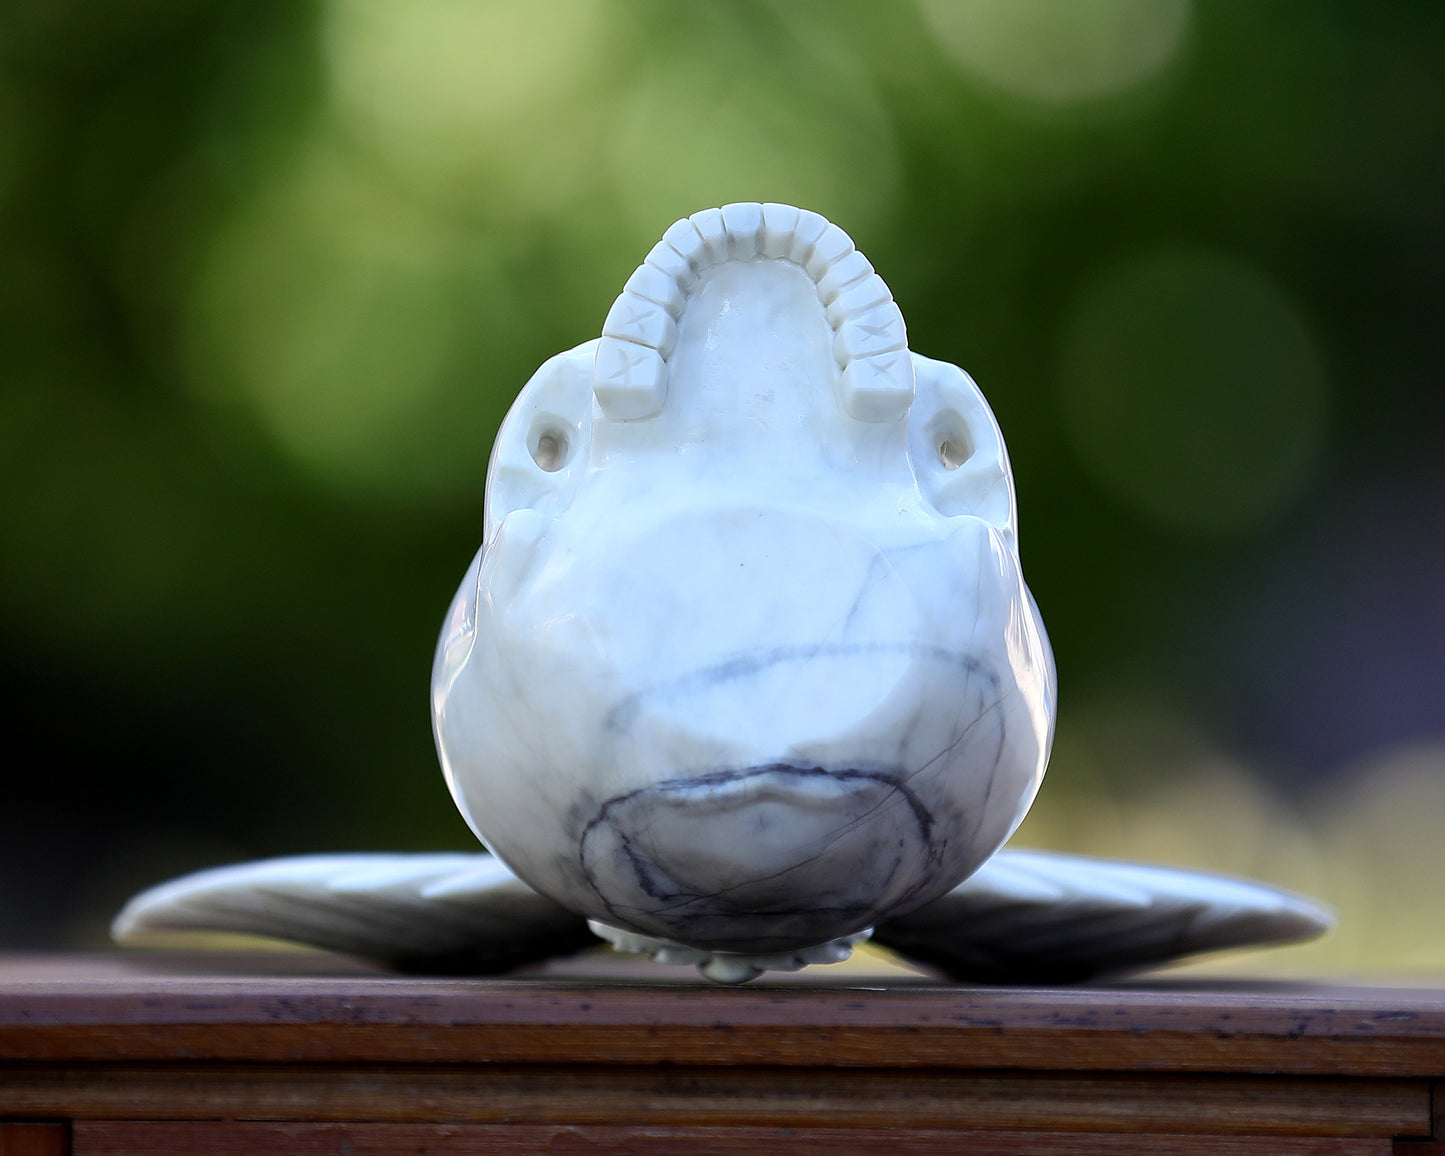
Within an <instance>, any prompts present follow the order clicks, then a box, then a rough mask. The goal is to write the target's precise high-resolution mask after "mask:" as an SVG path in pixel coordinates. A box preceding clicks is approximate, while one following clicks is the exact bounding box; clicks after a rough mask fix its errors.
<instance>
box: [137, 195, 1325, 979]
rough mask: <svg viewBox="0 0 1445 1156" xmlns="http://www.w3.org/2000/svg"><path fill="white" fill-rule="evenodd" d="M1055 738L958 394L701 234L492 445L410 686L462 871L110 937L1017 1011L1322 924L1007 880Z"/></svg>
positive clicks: (1066, 879)
mask: <svg viewBox="0 0 1445 1156" xmlns="http://www.w3.org/2000/svg"><path fill="white" fill-rule="evenodd" d="M1054 704H1055V674H1054V666H1053V658H1052V655H1051V652H1050V650H1049V644H1048V640H1047V637H1046V636H1045V633H1044V629H1043V624H1042V622H1041V621H1040V618H1039V614H1038V610H1037V607H1036V606H1035V605H1034V601H1033V599H1032V597H1031V596H1030V594H1029V592H1028V589H1027V587H1026V586H1025V585H1024V581H1023V576H1022V573H1021V571H1020V567H1019V556H1018V540H1017V527H1016V515H1015V503H1014V491H1013V480H1012V476H1011V473H1010V470H1009V464H1008V457H1007V454H1006V452H1005V449H1004V444H1003V439H1002V437H1001V436H1000V433H999V429H998V426H997V424H996V423H995V421H994V418H993V415H992V414H991V413H990V411H989V408H988V405H987V404H986V402H985V401H984V398H983V396H982V394H981V393H980V392H979V390H978V388H977V386H975V385H974V383H973V381H972V380H971V379H970V378H969V377H968V375H967V374H965V373H964V372H963V371H962V370H960V369H958V368H956V367H954V366H952V365H948V364H946V363H944V362H939V361H932V360H929V359H928V358H924V357H920V356H919V355H917V354H914V353H911V352H910V351H909V349H908V346H907V337H906V331H905V328H904V324H903V318H902V316H901V314H900V313H899V310H898V307H897V305H896V304H895V303H894V302H893V299H892V297H891V295H890V293H889V291H888V288H887V286H886V285H885V284H884V283H883V281H882V279H881V278H880V277H879V276H878V275H877V274H876V273H875V272H874V271H873V267H872V266H871V265H870V264H869V263H868V261H867V260H866V259H865V258H864V257H863V255H862V254H861V253H859V252H858V251H857V250H856V249H855V248H854V247H853V243H852V241H851V240H850V239H849V238H848V236H847V235H846V234H845V233H844V232H843V231H842V230H841V229H839V228H838V227H837V226H835V225H832V224H830V223H829V222H828V221H826V220H824V219H823V218H822V217H821V216H819V215H818V214H816V213H811V212H807V211H805V210H799V209H796V208H792V207H790V206H786V205H775V204H767V205H759V204H734V205H727V206H724V207H723V208H722V209H709V210H705V211H704V212H700V213H697V214H694V215H693V216H691V217H689V218H687V219H685V220H682V221H679V222H677V223H676V224H675V225H673V226H672V228H670V229H669V230H668V231H667V232H666V233H665V234H664V235H663V238H662V240H661V241H660V242H658V244H657V245H656V246H655V247H654V248H653V249H652V251H651V252H650V253H649V254H648V255H647V258H646V260H645V261H644V263H643V264H642V265H640V266H639V267H638V268H637V271H636V272H635V273H634V274H633V275H632V276H631V277H630V278H629V279H628V281H627V284H626V286H625V287H624V289H623V292H622V294H621V295H620V296H619V297H618V298H617V301H616V303H615V304H614V305H613V307H612V309H611V311H610V312H609V313H608V315H607V319H606V321H605V322H604V324H603V327H602V336H601V337H600V339H597V340H594V341H590V342H588V343H586V344H584V345H581V346H578V347H577V348H576V349H573V350H571V351H569V352H567V353H563V354H560V355H558V356H557V357H554V358H552V359H551V360H550V361H548V362H547V363H546V364H545V365H543V366H542V368H541V369H540V370H538V372H537V373H536V375H535V376H534V377H533V378H532V380H531V381H530V382H529V383H528V384H527V385H526V387H525V388H524V389H523V390H522V392H521V394H520V396H519V397H518V398H517V401H516V403H515V404H514V405H513V407H512V410H511V412H510V413H509V414H508V416H507V418H506V420H505V421H504V422H503V424H502V427H501V430H500V432H499V434H498V436H497V440H496V444H495V447H494V449H493V453H492V463H491V469H490V472H489V476H488V483H487V495H486V529H485V541H484V544H483V547H482V549H481V550H480V552H479V553H478V554H477V557H476V559H475V561H474V562H473V563H472V566H471V568H470V569H469V570H468V572H467V574H466V576H465V578H464V579H463V581H462V585H461V589H460V590H459V591H458V593H457V596H456V599H455V601H454V602H453V604H452V607H451V610H450V612H449V614H448V616H447V619H446V623H445V626H444V628H443V631H442V637H441V641H440V644H439V646H438V649H437V657H436V663H435V667H434V670H433V677H432V705H433V720H434V724H435V733H436V739H437V748H438V751H439V753H440V756H441V762H442V767H443V770H444V772H445V775H446V779H447V783H448V785H449V786H450V788H451V791H452V795H453V797H454V798H455V800H456V802H457V804H458V806H459V807H460V808H461V810H462V813H463V814H464V815H465V816H466V818H467V820H468V822H469V823H470V824H471V825H472V828H473V829H474V830H475V831H476V833H477V835H478V836H479V837H480V838H481V840H482V841H483V842H484V843H485V844H486V845H487V847H488V848H490V850H491V851H492V853H493V856H494V857H489V856H485V855H472V856H456V855H447V856H434V855H433V856H343V857H335V856H328V857H305V858H301V859H294V860H277V861H272V862H270V863H262V864H251V865H244V866H241V867H235V868H224V869H221V870H219V871H216V872H203V873H201V874H200V875H197V876H192V877H189V878H187V879H183V880H179V881H176V882H173V883H170V884H166V885H164V886H162V887H160V888H157V889H155V890H153V891H151V892H148V893H146V894H144V895H142V896H139V897H137V899H135V900H133V901H132V903H131V904H130V905H129V906H128V907H127V909H126V910H125V911H124V912H122V914H121V916H120V917H119V919H118V920H117V924H116V934H117V937H118V938H120V939H121V940H123V941H124V940H128V939H131V938H135V937H137V936H139V935H141V934H142V933H144V932H145V931H147V930H154V929H158V928H167V927H207V928H226V929H232V930H251V931H261V932H263V933H267V934H273V935H276V934H279V935H281V936H283V937H287V938H294V939H299V940H302V941H305V942H312V943H316V944H319V945H323V946H330V947H336V948H340V949H342V950H349V951H355V952H358V953H360V954H363V955H368V956H371V957H375V958H380V959H384V960H388V961H391V962H393V963H397V964H399V965H402V966H410V967H417V968H423V969H427V968H430V969H434V970H472V971H479V972H480V971H487V970H497V969H499V968H502V967H506V966H512V965H514V964H516V963H517V962H519V961H525V960H527V959H535V958H542V957H545V956H547V955H551V954H557V953H560V952H565V951H570V950H575V949H576V947H577V946H579V945H580V944H582V943H584V942H587V941H589V939H590V937H589V935H588V933H587V931H586V927H590V928H591V931H592V932H593V933H595V934H596V935H599V936H602V937H603V938H606V939H608V940H610V941H611V942H613V943H614V945H616V946H618V947H619V948H622V949H624V950H640V951H647V952H650V953H652V954H654V955H655V956H656V957H657V958H659V959H663V960H672V961H678V962H692V963H696V964H698V965H699V966H700V967H701V968H702V970H703V972H704V974H707V975H709V976H710V977H711V978H715V979H719V980H723V981H738V980H743V979H748V978H751V977H753V976H755V975H757V974H759V973H760V972H761V971H762V970H765V969H767V968H790V967H797V966H801V965H803V964H804V963H808V962H827V961H831V960H837V959H841V958H845V957H846V956H847V954H848V952H849V950H850V949H851V946H852V945H853V944H854V943H856V942H858V941H860V940H861V939H864V938H866V937H867V936H869V935H870V934H871V935H873V937H874V938H875V940H877V941H879V942H882V943H884V944H887V945H890V946H893V947H895V948H896V949H898V950H900V951H901V952H903V953H904V954H905V955H910V956H912V957H914V958H917V959H920V960H923V961H927V962H930V963H933V964H936V965H939V966H941V967H942V968H944V970H946V971H951V972H952V973H954V974H956V975H960V976H963V977H967V978H974V979H988V980H1009V979H1012V980H1016V981H1032V980H1041V979H1071V978H1079V977H1083V976H1086V975H1090V974H1095V973H1098V972H1100V971H1105V970H1111V969H1117V968H1128V967H1135V966H1140V965H1142V964H1145V963H1149V962H1153V961H1156V960H1158V959H1162V958H1167V957H1172V956H1173V955H1177V954H1182V953H1186V952H1190V951H1195V950H1200V949H1203V948H1208V947H1216V946H1225V945H1230V944H1236V943H1244V942H1268V941H1280V940H1286V939H1293V938H1299V937H1303V936H1308V935H1312V934H1315V933H1317V932H1318V931H1320V930H1321V929H1322V928H1323V927H1324V926H1326V925H1327V923H1328V918H1329V917H1328V915H1327V913H1325V912H1324V911H1323V910H1322V909H1320V908H1319V907H1318V906H1317V905H1315V904H1312V903H1310V902H1308V901H1306V900H1302V899H1299V898H1298V897H1294V896H1289V895H1286V894H1284V893H1282V892H1278V891H1275V890H1273V889H1269V888H1265V887H1262V886H1260V885H1258V884H1251V883H1244V882H1240V881H1233V880H1225V879H1221V878H1218V877H1214V876H1205V875H1199V874H1194V873H1188V872H1177V871H1169V870H1167V869H1162V868H1151V867H1144V866H1139V865H1129V864H1111V863H1104V862H1100V861H1097V860H1086V859H1081V858H1078V857H1068V856H1050V855H1044V854H1041V853H1029V852H1012V851H1009V852H1002V853H1000V852H999V849H1000V847H1002V845H1003V844H1004V842H1005V841H1006V840H1007V839H1008V837H1009V835H1010V834H1011V833H1012V832H1013V831H1014V829H1015V828H1016V827H1017V826H1018V824H1019V822H1020V821H1021V820H1022V819H1023V816H1024V814H1025V813H1026V812H1027V810H1028V808H1029V805H1030V803H1031V802H1032V801H1033V798H1034V794H1035V792H1036V791H1037V790H1038V787H1039V783H1040V781H1041V779H1042V777H1043V774H1044V768H1045V765H1046V763H1047V760H1048V753H1049V746H1050V742H1051V739H1052V734H1053V721H1054ZM584 921H590V922H587V923H586V925H585V926H584Z"/></svg>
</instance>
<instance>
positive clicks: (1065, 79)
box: [918, 0, 1190, 105]
mask: <svg viewBox="0 0 1445 1156" xmlns="http://www.w3.org/2000/svg"><path fill="white" fill-rule="evenodd" d="M918 5H919V9H920V10H921V12H922V14H923V17H924V20H925V21H926V23H927V24H928V27H929V29H930V30H931V31H932V33H933V36H934V39H935V40H936V41H937V42H938V45H939V47H940V48H941V49H942V50H943V52H944V53H945V54H946V55H947V56H948V57H949V59H950V60H952V62H953V63H954V64H955V65H957V66H958V67H959V68H960V69H962V70H963V71H964V72H966V73H968V74H969V75H970V76H972V77H974V78H975V79H977V80H980V81H982V82H983V83H985V84H986V85H988V86H990V87H992V88H995V89H998V90H1000V91H1002V92H1004V93H1006V94H1008V95H1010V96H1013V97H1017V98H1021V99H1024V100H1027V101H1036V102H1040V103H1044V104H1050V105H1066V104H1071V103H1074V102H1076V101H1085V100H1094V99H1098V98H1101V97H1108V96H1113V95H1116V94H1119V93H1122V92H1124V91H1126V90H1127V89H1130V88H1132V87H1134V86H1135V85H1137V84H1140V83H1142V82H1143V81H1146V80H1149V79H1151V78H1152V77H1154V76H1156V75H1158V74H1159V73H1160V72H1162V71H1163V70H1164V69H1165V68H1166V67H1167V66H1168V65H1169V64H1170V62H1171V61H1172V60H1173V59H1174V58H1175V57H1176V55H1177V54H1178V51H1179V48H1180V45H1181V44H1182V42H1183V40H1184V34H1185V31H1186V29H1187V28H1188V25H1189V11H1190V4H1189V0H1088V2H1087V3H1062V4H1061V3H1058V2H1057V0H918Z"/></svg>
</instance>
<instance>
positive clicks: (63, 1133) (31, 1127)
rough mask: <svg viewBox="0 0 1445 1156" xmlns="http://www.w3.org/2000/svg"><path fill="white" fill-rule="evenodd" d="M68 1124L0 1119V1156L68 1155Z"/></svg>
mask: <svg viewBox="0 0 1445 1156" xmlns="http://www.w3.org/2000/svg"><path fill="white" fill-rule="evenodd" d="M69 1152H70V1126H69V1125H68V1124H61V1123H51V1124H39V1123H35V1122H34V1121H24V1122H22V1121H18V1120H17V1121H8V1120H0V1156H67V1154H68V1153H69Z"/></svg>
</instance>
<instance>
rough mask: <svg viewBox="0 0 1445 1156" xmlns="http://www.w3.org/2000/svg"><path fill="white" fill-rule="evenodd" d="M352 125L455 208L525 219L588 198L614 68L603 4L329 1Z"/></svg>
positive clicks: (589, 0)
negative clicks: (609, 69) (607, 76)
mask: <svg viewBox="0 0 1445 1156" xmlns="http://www.w3.org/2000/svg"><path fill="white" fill-rule="evenodd" d="M324 11H325V18H324V40H325V60H326V65H327V79H328V81H329V96H330V101H331V105H332V107H333V108H334V110H335V111H336V113H337V114H338V116H339V119H340V121H341V123H343V124H344V125H345V126H346V127H347V129H348V130H349V131H350V132H351V133H352V134H353V135H354V137H355V138H356V139H357V140H359V141H361V142H363V143H364V144H365V145H367V146H368V147H370V148H371V149H373V150H375V152H376V154H377V155H379V156H381V157H383V158H384V159H385V160H386V161H387V162H388V163H389V164H391V165H392V166H393V168H394V169H395V171H396V173H397V174H398V175H399V176H400V177H401V178H402V179H403V180H405V181H406V182H407V183H408V184H410V185H411V186H413V187H414V188H416V189H418V190H420V191H423V192H425V193H427V194H429V195H430V196H431V197H433V198H434V199H435V200H436V201H437V202H438V203H440V204H442V205H444V206H445V207H447V208H448V209H450V210H454V211H457V210H460V211H463V212H476V211H480V212H481V213H482V214H483V215H485V214H486V213H488V212H495V211H501V212H505V213H507V214H509V215H511V216H513V217H516V216H528V215H531V214H535V213H546V212H550V211H556V210H557V209H558V208H560V207H562V206H564V205H565V204H566V202H567V201H568V200H569V199H570V198H574V197H577V196H579V195H583V193H584V192H585V190H586V189H587V187H588V185H589V182H590V180H591V175H592V174H591V170H592V169H593V168H594V167H595V161H594V160H593V158H592V156H591V151H592V148H593V142H594V141H595V139H596V137H597V135H598V123H597V120H598V117H600V116H601V115H602V114H603V112H604V110H605V107H606V105H607V103H608V102H607V100H606V99H605V98H603V96H602V91H601V90H602V89H603V88H605V83H604V77H605V73H606V69H605V68H604V65H605V64H606V63H607V62H608V57H609V54H608V52H607V48H608V44H609V36H608V28H607V23H608V22H607V7H606V5H604V4H603V3H601V0H528V3H526V4H514V3H511V0H407V3H405V4H377V3H373V2H371V0H329V3H327V5H326V7H325V10H324Z"/></svg>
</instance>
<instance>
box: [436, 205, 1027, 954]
mask: <svg viewBox="0 0 1445 1156" xmlns="http://www.w3.org/2000/svg"><path fill="white" fill-rule="evenodd" d="M485 533H486V541H485V544H484V546H483V548H482V550H481V552H480V553H479V554H478V556H477V559H476V561H475V562H474V563H473V566H472V568H471V570H469V571H468V573H467V576H466V578H465V580H464V581H463V583H462V587H461V589H460V591H459V592H458V595H457V598H456V601H455V603H454V604H453V607H452V610H451V613H450V615H449V616H448V619H447V623H446V626H445V629H444V631H443V635H442V639H441V643H440V645H439V648H438V653H437V661H436V666H435V671H434V676H433V707H434V721H435V729H436V736H437V745H438V749H439V751H440V754H441V760H442V765H443V768H444V770H445V773H446V777H447V782H448V784H449V785H450V787H451V790H452V793H453V795H454V797H455V798H456V801H457V803H458V805H459V806H460V807H461V809H462V811H463V813H464V814H465V815H466V816H467V819H468V821H469V822H470V823H471V824H472V827H473V829H474V830H475V831H476V832H477V834H478V836H479V837H480V838H481V839H482V840H483V842H485V843H486V845H487V846H488V847H489V848H491V849H492V851H494V852H495V853H496V854H497V855H498V856H499V857H500V858H501V859H502V860H503V861H504V862H506V863H507V864H508V866H509V867H511V868H512V870H514V871H515V872H516V873H517V874H518V876H520V877H521V878H522V879H523V880H524V881H525V882H527V883H528V884H530V885H531V886H533V887H535V888H536V889H537V890H538V891H540V892H541V893H542V894H544V895H547V896H549V897H550V898H552V899H554V900H556V901H557V902H558V903H560V904H563V905H564V906H567V907H569V908H571V909H573V910H575V911H579V912H582V913H584V914H585V915H587V916H588V917H589V918H592V919H595V920H597V921H599V922H601V923H603V924H606V925H608V926H611V927H615V928H619V929H622V930H625V931H628V932H632V933H637V934H641V935H645V936H652V937H657V938H662V939H666V940H670V941H673V942H675V943H678V944H682V945H686V946H689V947H692V948H696V949H701V950H707V951H724V952H737V953H774V952H787V951H792V950H796V949H801V948H806V947H810V946H813V945H817V944H822V943H826V942H828V941H832V940H836V939H840V938H843V937H847V936H850V935H853V934H856V933H858V932H861V931H864V930H866V929H867V928H869V927H872V926H874V925H875V924H877V923H879V922H882V921H885V920H888V919H890V918H893V917H895V916H898V915H902V914H904V913H905V912H908V911H910V910H912V909H914V908H916V907H919V906H921V905H922V904H925V903H927V902H929V901H931V900H933V899H936V898H938V897H939V896H941V895H943V894H945V893H946V892H948V891H949V890H950V889H952V888H953V887H954V886H955V885H956V884H958V883H959V882H960V881H961V880H963V879H964V878H966V877H967V876H968V875H969V874H970V873H972V872H973V871H974V870H976V869H977V868H978V867H979V865H980V864H982V863H983V862H985V861H986V860H987V859H988V858H989V856H991V855H992V854H993V853H994V852H995V851H996V850H997V849H998V848H999V847H1000V846H1001V845H1002V844H1003V842H1004V840H1005V839H1007V838H1008V836H1009V834H1010V833H1011V832H1012V831H1013V829H1014V828H1015V827H1016V826H1017V824H1018V822H1019V821H1020V820H1021V819H1022V818H1023V815H1024V813H1025V812H1026V811H1027V809H1028V806H1029V804H1030V802H1031V801H1032V799H1033V797H1034V793H1035V791H1036V790H1037V789H1038V785H1039V782H1040V779H1041V777H1042V775H1043V772H1044V766H1045V763H1046V761H1047V757H1048V748H1049V743H1050V739H1051V734H1052V728H1053V713H1054V671H1053V663H1052V658H1051V655H1050V652H1049V647H1048V642H1047V640H1046V638H1045V635H1044V631H1043V627H1042V624H1041V622H1040V620H1039V616H1038V613H1037V610H1036V608H1035V606H1034V603H1033V600H1032V599H1031V598H1030V596H1029V593H1028V590H1027V588H1026V587H1025V586H1024V582H1023V578H1022V575H1021V573H1020V570H1019V560H1018V553H1017V539H1016V528H1015V512H1014V497H1013V483H1012V479H1011V476H1010V473H1009V466H1008V458H1007V455H1006V453H1005V450H1004V446H1003V441H1002V438H1001V437H1000V434H999V430H998V426H997V424H996V423H995V422H994V419H993V416H992V414H991V413H990V412H989V409H988V406H987V404H986V403H985V402H984V400H983V397H982V395H981V394H980V393H979V391H978V389H977V387H976V386H975V385H974V383H973V382H972V381H971V380H970V379H969V377H968V375H967V374H965V373H963V372H962V371H961V370H959V369H957V368H955V367H954V366H951V365H947V364H944V363H942V362H938V361H931V360H929V359H927V358H923V357H919V356H917V355H915V354H912V353H910V352H909V351H908V349H907V340H906V333H905V329H904V324H903V318H902V316H901V314H900V313H899V310H898V307H897V305H895V304H894V302H893V300H892V298H891V296H890V294H889V292H888V288H887V286H886V285H885V284H884V282H883V281H882V279H881V278H880V277H879V276H878V275H877V274H876V273H875V272H874V271H873V269H872V266H871V265H870V264H869V263H868V262H867V260H866V259H864V258H863V256H862V255H861V254H860V253H858V252H857V250H856V249H854V247H853V244H852V242H851V241H850V240H849V239H848V237H847V235H846V234H844V233H843V232H842V230H840V229H838V228H837V227H836V226H835V225H831V224H829V223H828V222H827V221H825V220H824V219H823V218H822V217H820V216H818V215H817V214H815V213H810V212H806V211H801V210H798V209H793V208H790V207H788V206H782V205H728V206H725V207H724V208H722V209H720V210H719V209H711V210H707V211H705V212H702V213H698V214H695V215H694V216H692V217H690V218H688V219H687V220H684V221H679V222H678V223H677V224H675V225H673V226H672V227H671V228H670V229H668V230H667V232H666V233H665V234H664V236H663V239H662V240H661V241H660V242H659V243H658V245H657V246H656V247H654V249H653V250H652V251H651V253H649V255H648V257H647V260H646V261H645V262H644V264H643V265H641V266H640V267H639V268H638V270H637V271H636V272H635V273H634V274H633V275H632V276H631V277H630V278H629V279H628V282H627V285H626V287H625V288H624V291H623V293H622V294H621V296H619V297H618V299H617V302H616V303H615V304H614V305H613V307H612V309H611V310H610V311H609V312H608V314H607V318H606V320H605V321H604V323H603V326H602V336H601V337H600V338H599V339H598V340H597V341H593V342H590V343H588V344H586V345H583V346H579V347H578V348H577V349H574V350H572V351H570V352H568V353H564V354H562V355H560V356H558V357H555V358H553V359H552V360H551V361H549V362H547V363H546V364H545V365H544V366H543V367H542V368H541V369H540V370H539V371H538V372H537V374H536V375H535V376H534V377H533V379H532V380H531V381H530V382H529V383H528V384H527V386H526V388H524V389H523V390H522V393H521V395H520V396H519V397H518V399H517V402H516V404H515V405H514V407H513V408H512V411H511V412H510V413H509V415H508V416H507V419H506V421H505V422H504V423H503V426H502V429H501V432H500V433H499V435H498V437H497V441H496V445H495V448H494V450H493V455H492V466H491V473H490V476H489V481H488V488H487V510H486V530H485Z"/></svg>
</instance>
